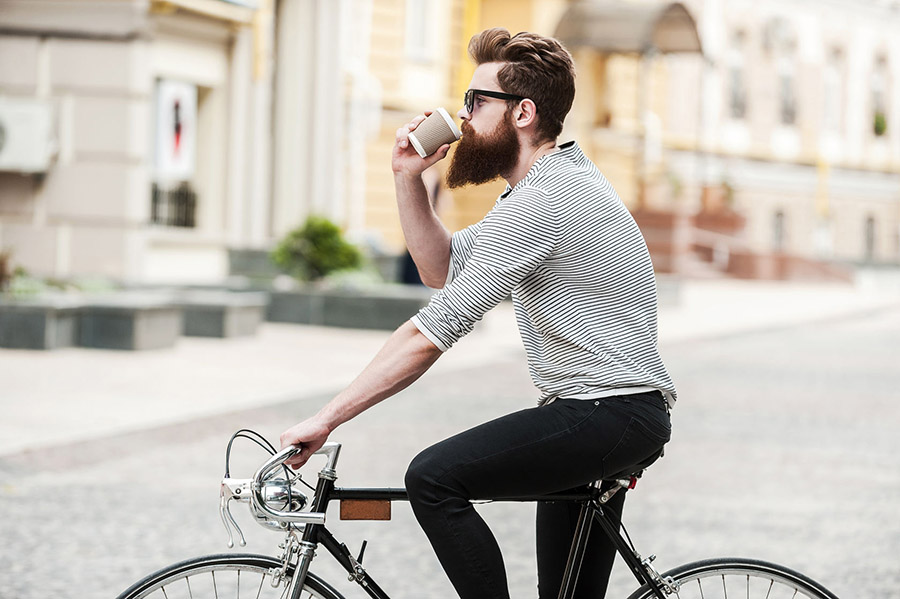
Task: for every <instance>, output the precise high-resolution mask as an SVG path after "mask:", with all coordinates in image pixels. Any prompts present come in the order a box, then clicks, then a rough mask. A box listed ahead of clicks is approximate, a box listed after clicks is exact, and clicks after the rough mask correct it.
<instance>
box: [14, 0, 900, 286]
mask: <svg viewBox="0 0 900 599" xmlns="http://www.w3.org/2000/svg"><path fill="white" fill-rule="evenodd" d="M897 4H898V3H897V2H888V1H882V0H869V1H867V2H854V1H851V0H822V1H817V2H814V1H812V0H789V1H787V2H783V1H776V0H756V1H754V2H750V1H749V0H687V1H685V2H684V3H683V4H682V3H671V2H662V1H659V0H643V1H640V0H633V1H623V2H619V3H609V2H592V1H588V0H574V1H570V0H231V1H225V0H92V1H87V0H84V1H82V0H70V1H68V2H65V3H60V2H53V1H49V0H3V2H0V123H4V124H5V125H4V126H5V128H6V129H7V132H6V134H5V136H3V137H4V138H5V141H4V142H0V249H8V250H11V251H12V253H13V257H12V262H13V264H15V265H21V266H23V267H25V268H26V269H28V270H29V271H32V272H34V273H35V274H38V275H44V276H55V277H63V278H65V277H74V276H81V275H100V276H105V277H109V278H113V279H119V280H128V281H137V282H148V283H149V282H198V283H200V282H215V281H220V280H221V279H222V278H224V277H225V276H227V274H228V272H229V254H230V253H231V252H233V251H236V250H245V249H251V250H266V249H268V248H271V247H272V246H273V244H274V243H275V242H276V241H277V240H278V239H279V238H280V237H281V236H283V235H284V234H285V233H286V232H287V231H289V230H290V229H292V228H293V227H295V226H297V225H298V224H300V223H301V222H302V220H303V219H304V218H305V217H306V216H307V215H309V214H313V213H316V214H323V215H325V216H328V217H330V218H332V219H333V220H335V221H337V222H339V223H340V224H341V225H342V226H343V227H344V228H345V229H346V230H347V231H348V233H349V234H350V236H351V238H352V239H354V240H355V241H358V242H361V243H364V244H365V245H367V246H369V247H371V248H373V249H374V251H376V252H381V253H387V254H397V253H400V252H402V250H403V237H402V231H401V230H400V225H399V220H398V218H397V211H396V206H395V200H394V193H393V180H392V176H391V172H390V152H391V148H392V146H393V140H394V135H395V131H396V129H397V128H398V127H400V126H402V125H403V124H404V123H406V122H408V121H409V120H410V118H412V117H413V116H415V115H416V114H420V113H421V112H423V111H425V110H428V109H433V108H435V107H437V106H444V107H446V108H447V109H448V110H449V111H450V112H451V113H454V112H456V110H458V108H459V106H460V104H461V102H462V94H463V92H464V91H465V89H466V88H467V86H468V82H469V78H470V77H471V73H472V70H473V66H472V65H471V64H470V63H469V59H468V56H467V55H466V45H467V43H468V40H469V38H470V37H471V36H472V35H474V34H475V33H477V32H478V31H481V30H482V29H484V28H486V27H492V26H502V27H506V28H507V29H509V30H510V31H512V32H517V31H520V30H531V31H536V32H538V33H542V34H545V35H555V36H557V37H559V38H560V39H562V40H563V41H564V42H565V43H566V44H567V46H568V47H569V48H570V50H571V51H572V53H573V55H574V56H575V59H576V69H577V72H578V80H577V82H576V84H577V88H578V93H577V96H576V102H575V106H574V107H573V111H572V113H571V114H570V116H569V119H568V120H567V122H566V126H565V130H564V132H563V135H562V138H561V141H566V140H569V139H576V140H577V141H578V142H579V144H580V145H581V146H582V148H583V149H584V150H585V152H586V153H587V154H588V155H589V156H591V157H592V159H594V161H595V162H596V163H597V164H598V166H599V167H600V168H601V170H602V171H603V172H604V173H605V174H606V175H607V177H608V178H609V179H610V180H611V181H612V183H613V184H614V185H615V186H616V188H617V190H618V191H619V194H620V195H621V196H622V198H623V200H624V201H625V202H626V204H627V205H628V206H629V208H630V209H631V210H632V211H633V212H634V214H635V215H636V217H637V218H638V221H639V223H640V224H641V226H642V228H643V229H644V231H645V235H646V236H647V239H648V243H649V244H650V247H651V253H652V254H653V256H654V261H655V263H656V266H657V268H658V269H659V270H661V271H670V272H681V273H686V274H731V275H737V276H756V277H785V276H795V275H796V276H804V275H823V276H828V275H829V273H830V271H829V269H828V268H827V265H828V264H831V263H834V262H837V263H885V264H897V263H898V262H900V41H898V40H897V39H895V38H896V36H893V35H892V33H893V32H894V31H895V30H896V29H897V26H898V24H900V12H898V8H897ZM23 139H24V140H25V141H24V142H23V141H22V140H23ZM23 143H24V144H25V145H21V144H23ZM26 146H27V147H26ZM4 147H5V150H6V151H4ZM444 167H445V165H439V167H438V169H437V170H438V171H440V170H441V169H442V168H444ZM431 184H432V189H434V190H435V191H436V192H437V191H438V190H439V188H440V177H439V176H435V177H433V180H432V181H431ZM502 189H503V183H502V182H495V183H492V184H489V185H486V186H481V187H478V188H466V189H463V190H459V191H454V192H453V193H452V194H450V193H447V192H446V191H440V192H439V193H440V198H441V201H440V203H439V206H438V209H439V211H440V212H441V214H442V216H443V217H444V219H445V220H446V222H447V223H448V225H449V226H450V227H451V228H461V227H464V226H466V225H468V224H470V223H472V222H475V221H477V220H479V219H480V218H481V217H482V216H483V215H484V214H485V213H486V212H487V211H488V210H489V209H490V208H491V206H492V205H493V203H494V200H495V199H496V197H497V195H498V194H499V193H500V192H501V191H502ZM823 265H824V266H823Z"/></svg>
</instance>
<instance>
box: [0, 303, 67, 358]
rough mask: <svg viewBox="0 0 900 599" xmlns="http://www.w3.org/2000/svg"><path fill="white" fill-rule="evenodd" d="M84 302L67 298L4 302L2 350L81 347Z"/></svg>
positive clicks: (1, 305)
mask: <svg viewBox="0 0 900 599" xmlns="http://www.w3.org/2000/svg"><path fill="white" fill-rule="evenodd" d="M80 310H81V304H80V302H77V301H75V300H72V299H71V298H66V297H38V298H28V299H16V300H0V347H6V348H14V349H56V348H59V347H70V346H72V345H76V344H77V339H78V318H79V314H80Z"/></svg>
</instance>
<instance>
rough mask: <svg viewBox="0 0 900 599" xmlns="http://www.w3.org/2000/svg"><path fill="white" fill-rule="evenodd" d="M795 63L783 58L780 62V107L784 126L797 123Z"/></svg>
mask: <svg viewBox="0 0 900 599" xmlns="http://www.w3.org/2000/svg"><path fill="white" fill-rule="evenodd" d="M795 86H796V82H795V81H794V65H793V61H791V60H790V59H788V58H783V59H781V60H779V61H778V105H779V108H780V117H781V124H782V125H794V124H795V123H796V122H797V96H796V92H795V89H794V88H795Z"/></svg>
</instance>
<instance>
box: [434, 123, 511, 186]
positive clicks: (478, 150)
mask: <svg viewBox="0 0 900 599" xmlns="http://www.w3.org/2000/svg"><path fill="white" fill-rule="evenodd" d="M511 115H512V111H511V110H507V111H506V113H505V114H504V115H503V118H502V119H500V122H499V123H498V124H497V126H496V127H494V130H493V131H491V132H490V133H487V134H485V135H481V134H478V133H476V132H475V130H474V129H472V126H471V125H470V124H469V123H468V121H463V123H462V127H461V129H462V134H463V135H462V139H460V140H459V145H457V146H456V151H455V152H454V153H453V159H452V160H451V161H450V168H449V169H447V187H449V188H450V189H457V188H459V187H463V186H464V185H468V184H470V183H471V184H473V185H480V184H481V183H487V182H488V181H493V180H494V179H498V178H500V177H501V176H503V175H504V174H507V173H510V172H512V170H513V168H514V167H515V166H516V163H517V162H518V161H519V150H520V147H521V145H520V144H519V137H518V135H516V129H515V127H514V126H513V124H512V119H511V118H510V117H511Z"/></svg>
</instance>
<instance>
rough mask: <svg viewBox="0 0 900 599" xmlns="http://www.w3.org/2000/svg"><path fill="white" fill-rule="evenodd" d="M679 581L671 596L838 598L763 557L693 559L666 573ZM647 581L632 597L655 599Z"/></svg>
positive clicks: (716, 598)
mask: <svg viewBox="0 0 900 599" xmlns="http://www.w3.org/2000/svg"><path fill="white" fill-rule="evenodd" d="M662 576H663V578H664V579H665V578H668V577H671V578H672V579H673V580H674V581H675V582H676V584H677V585H678V591H677V592H676V593H674V594H672V595H670V596H672V597H677V598H678V599H695V598H699V597H703V598H705V599H711V598H715V599H719V598H720V597H721V598H722V599H728V598H729V597H731V598H737V597H740V598H741V599H766V598H769V599H775V598H777V597H786V598H788V599H790V598H794V599H838V598H837V596H836V595H835V594H834V593H832V592H831V591H829V590H828V589H826V588H825V587H823V586H822V585H821V584H819V583H818V582H816V581H815V580H813V579H811V578H809V577H808V576H805V575H803V574H801V573H799V572H796V571H794V570H791V569H790V568H786V567H784V566H780V565H778V564H773V563H771V562H765V561H762V560H755V559H745V558H739V557H726V558H715V559H707V560H702V561H698V562H691V563H689V564H685V565H683V566H679V567H677V568H673V569H672V570H669V571H668V572H666V573H664V574H663V575H662ZM654 597H655V595H654V594H653V590H652V589H651V588H650V585H649V584H645V585H644V586H642V587H641V588H639V589H638V590H636V591H635V592H634V593H632V594H631V595H630V596H629V597H628V599H653V598H654Z"/></svg>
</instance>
